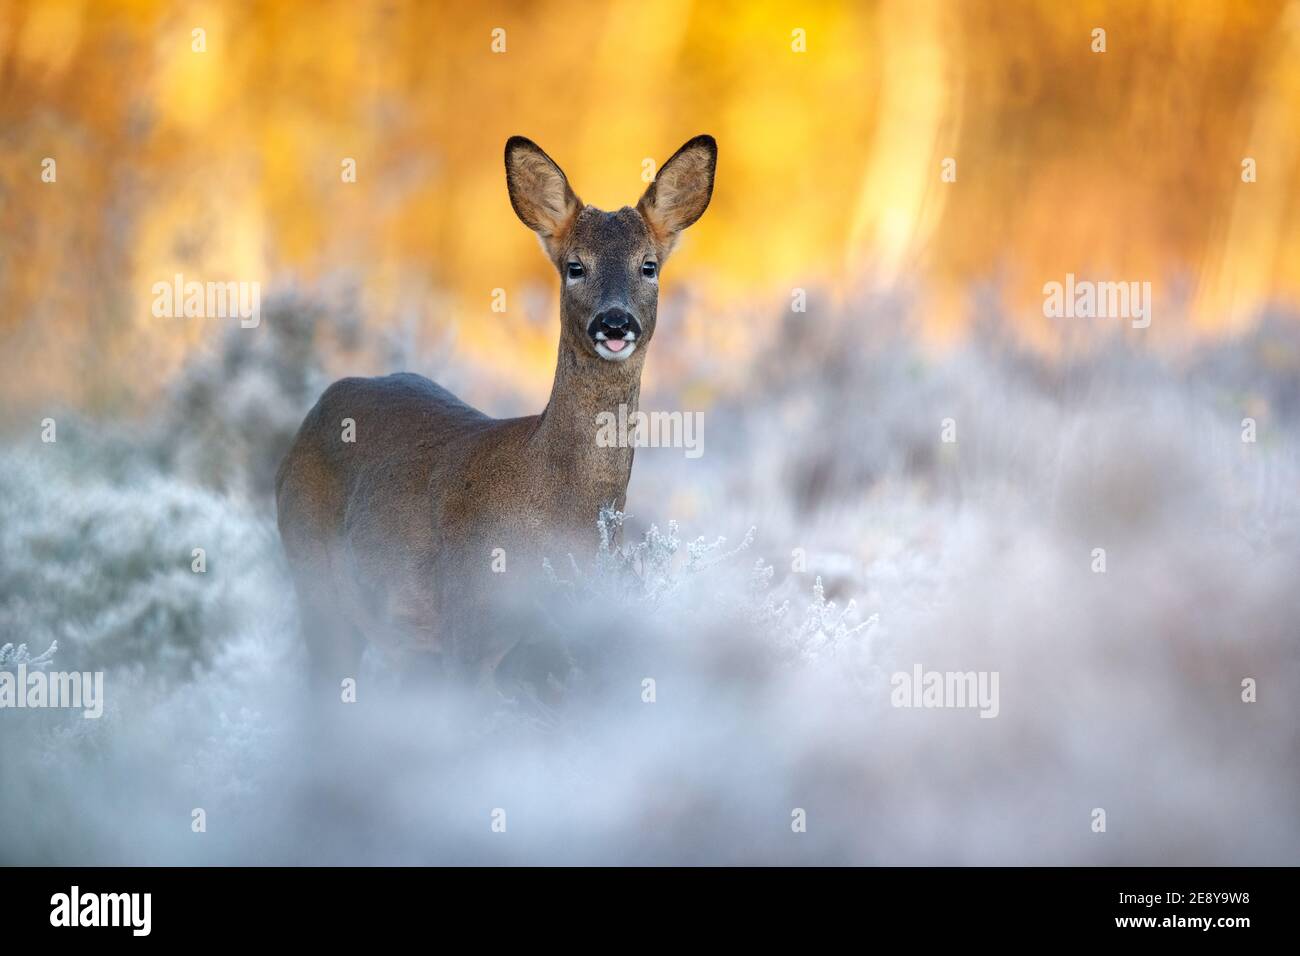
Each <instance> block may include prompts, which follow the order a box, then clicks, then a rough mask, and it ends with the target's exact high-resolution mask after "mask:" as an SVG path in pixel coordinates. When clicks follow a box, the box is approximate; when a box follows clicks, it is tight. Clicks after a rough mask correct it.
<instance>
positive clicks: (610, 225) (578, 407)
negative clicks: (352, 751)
mask: <svg viewBox="0 0 1300 956" xmlns="http://www.w3.org/2000/svg"><path fill="white" fill-rule="evenodd" d="M505 164H506V185H507V188H508V189H509V193H510V202H511V205H513V206H514V210H515V213H516V214H517V215H518V216H519V218H520V219H521V220H523V222H524V224H525V225H526V226H528V227H529V228H530V229H532V230H533V231H534V232H536V233H537V235H538V237H539V238H540V239H541V243H542V248H543V249H544V251H545V252H546V254H547V256H548V257H549V258H550V260H551V262H552V263H553V264H554V265H555V268H556V269H557V270H558V272H559V274H560V285H561V296H560V345H559V359H558V361H557V363H556V368H555V381H554V384H553V385H552V388H551V396H550V400H549V401H548V402H547V404H546V408H545V409H544V410H543V411H542V413H541V414H540V415H532V416H528V417H525V418H510V419H495V418H489V417H488V416H487V415H485V414H483V413H482V412H480V411H478V410H476V409H474V408H471V407H470V406H468V405H466V404H465V403H464V402H462V401H460V400H459V399H457V398H456V396H454V395H452V394H451V393H450V392H448V391H447V390H446V389H444V388H441V387H440V386H438V385H436V384H434V383H433V382H431V381H429V380H428V379H427V378H424V377H422V376H419V375H414V374H411V373H407V372H403V373H399V374H395V375H387V376H384V377H382V378H345V379H342V380H341V381H338V382H335V383H334V384H333V385H331V386H330V387H329V388H328V389H326V390H325V392H324V394H322V395H321V397H320V400H319V401H318V402H317V403H316V405H315V407H313V408H312V410H311V411H310V412H309V413H308V414H307V417H306V419H305V420H304V421H303V423H302V427H301V428H300V429H299V431H298V435H297V437H296V438H295V439H294V443H293V446H292V447H291V448H290V450H289V453H288V455H287V456H286V457H285V460H284V462H283V463H282V464H281V465H280V470H279V472H278V474H277V475H276V510H277V517H278V523H279V527H280V536H281V539H282V540H283V542H284V548H285V552H286V554H287V555H288V558H289V563H290V566H291V568H292V571H293V576H294V584H295V587H296V589H297V591H298V596H299V603H300V606H301V614H302V622H303V634H304V637H305V639H306V642H307V645H308V649H309V654H310V658H311V667H312V672H313V677H314V678H315V679H316V681H317V682H318V683H326V682H328V683H332V684H333V686H334V687H335V688H337V687H338V683H339V681H340V680H341V679H342V678H344V677H348V676H353V675H355V674H356V671H357V669H358V665H359V662H360V657H361V653H362V651H363V649H364V646H365V643H366V642H369V643H370V645H372V646H374V647H375V648H376V649H377V650H379V651H380V652H381V653H382V654H383V655H384V656H385V657H387V658H388V659H389V660H390V661H391V662H392V663H394V664H396V665H397V666H398V667H399V668H400V667H402V666H403V664H409V663H413V658H412V655H419V654H431V655H436V657H437V658H438V659H439V660H440V661H442V662H450V663H451V664H452V665H453V666H454V667H456V668H457V669H460V670H463V671H464V672H466V673H469V674H473V675H475V676H477V678H478V679H479V680H480V681H481V682H483V683H486V684H488V685H489V686H491V685H492V684H493V683H494V675H495V671H496V668H497V665H498V664H500V662H501V661H502V659H503V658H504V657H505V656H506V655H507V654H508V653H509V652H510V651H511V650H513V649H514V648H515V646H516V645H517V644H518V643H519V642H520V637H521V635H519V634H518V633H515V632H513V629H511V628H505V627H500V626H497V627H493V626H491V624H490V623H485V622H491V621H492V620H493V617H494V614H493V610H494V607H493V606H494V605H496V604H499V603H500V602H501V600H502V599H503V594H504V591H505V588H504V587H503V586H502V585H504V584H505V583H506V582H505V580H503V579H509V578H512V577H514V575H493V574H492V573H491V571H492V569H491V565H492V562H493V557H494V549H497V548H500V549H503V551H504V553H505V555H506V558H507V560H508V561H509V562H510V564H509V566H508V568H509V570H510V571H515V570H516V569H519V570H523V571H531V570H533V569H537V570H540V567H541V560H542V557H543V556H548V555H554V556H556V557H559V556H561V555H563V554H565V553H575V554H576V553H578V550H577V549H579V548H585V549H586V550H594V542H595V540H596V533H595V531H596V521H597V517H598V514H599V511H600V509H601V508H602V507H606V506H613V507H615V508H617V509H619V510H621V509H622V508H623V503H624V497H625V495H626V492H627V483H628V479H629V478H630V476H631V472H632V454H633V449H631V448H617V447H600V446H598V445H597V442H596V432H597V424H596V422H597V415H598V413H600V412H603V411H608V412H613V413H614V414H617V411H618V406H619V405H620V404H625V405H626V406H627V407H628V412H629V414H630V413H631V412H632V411H635V410H636V408H637V398H638V394H639V392H640V388H641V369H642V365H643V364H644V362H645V356H646V347H647V346H648V345H649V343H650V340H651V338H652V337H653V336H654V331H655V315H656V311H657V307H658V297H659V271H660V268H661V267H662V265H663V263H664V260H665V259H666V258H667V257H668V254H669V252H670V251H671V250H672V248H673V246H674V244H675V243H676V241H677V238H678V236H679V235H680V233H681V231H682V230H683V229H685V228H686V227H687V226H689V225H691V224H692V223H694V222H695V221H696V220H697V219H699V218H700V216H701V215H703V213H704V210H705V209H706V208H707V207H708V204H709V199H710V198H711V196H712V193H713V175H714V169H715V167H716V164H717V145H716V143H715V142H714V140H713V138H712V137H710V136H697V137H695V138H694V139H692V140H690V141H689V142H688V143H686V144H685V145H684V146H683V147H682V148H681V149H679V150H678V151H677V152H676V153H674V154H673V156H672V158H670V159H669V160H668V162H666V163H664V165H663V168H662V169H660V171H659V174H658V176H657V178H656V179H655V181H654V182H653V183H651V184H650V186H649V188H648V189H647V190H646V191H645V194H644V195H643V196H642V197H641V200H640V201H639V202H638V203H637V205H636V207H635V208H631V207H627V206H625V207H623V208H622V209H619V210H618V211H616V212H603V211H602V210H599V209H596V208H595V207H593V206H584V205H583V203H582V202H581V201H580V200H579V199H578V197H577V195H575V194H574V192H573V190H572V189H571V188H570V186H569V182H568V180H567V179H566V178H565V175H564V173H563V172H562V171H561V170H560V167H559V166H557V165H556V164H555V163H554V162H553V161H552V160H551V158H550V157H549V156H547V155H546V153H544V152H542V150H541V149H540V148H538V147H537V146H536V145H535V144H534V143H532V142H531V141H529V140H527V139H524V138H523V137H521V136H514V137H511V138H510V140H509V141H508V142H507V143H506V149H505ZM344 419H351V420H352V422H353V425H351V426H350V427H351V428H352V429H353V430H354V431H353V435H352V436H351V437H352V440H351V441H345V440H344V432H345V424H344ZM497 554H500V552H497ZM492 578H495V579H496V580H495V581H492V580H491V579H492ZM493 584H496V587H495V588H494V587H493V586H492V585H493Z"/></svg>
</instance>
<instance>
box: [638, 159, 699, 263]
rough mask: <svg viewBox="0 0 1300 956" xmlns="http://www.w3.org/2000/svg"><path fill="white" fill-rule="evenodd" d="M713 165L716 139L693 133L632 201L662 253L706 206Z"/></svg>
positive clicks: (667, 249)
mask: <svg viewBox="0 0 1300 956" xmlns="http://www.w3.org/2000/svg"><path fill="white" fill-rule="evenodd" d="M717 165H718V144H717V142H715V141H714V139H713V137H712V136H696V137H695V138H694V139H693V140H691V141H690V142H688V143H687V144H686V145H685V146H683V147H682V148H681V149H679V150H678V151H677V152H675V153H673V155H672V157H671V158H670V159H669V160H668V162H666V163H664V165H663V168H661V169H660V170H659V175H658V176H656V177H655V181H654V182H652V183H651V184H650V188H649V189H647V190H646V191H645V195H644V196H642V197H641V201H640V202H638V203H637V204H636V208H637V209H638V210H639V211H640V213H641V215H642V216H643V217H644V218H645V221H646V224H647V225H649V227H650V232H651V233H652V234H653V235H654V238H655V242H656V243H657V244H658V245H659V247H660V252H661V254H662V255H667V254H668V252H669V250H671V249H672V247H673V245H674V243H676V241H677V236H678V235H679V234H680V233H681V231H682V230H683V229H685V228H686V227H687V226H689V225H691V224H692V223H693V222H695V220H697V219H699V218H700V217H701V216H702V215H704V210H706V209H708V208H709V199H710V198H712V196H713V172H714V170H715V169H716V168H717Z"/></svg>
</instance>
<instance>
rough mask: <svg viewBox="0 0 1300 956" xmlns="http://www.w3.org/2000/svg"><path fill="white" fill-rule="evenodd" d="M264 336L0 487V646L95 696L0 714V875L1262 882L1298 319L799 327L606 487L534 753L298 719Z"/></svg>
mask: <svg viewBox="0 0 1300 956" xmlns="http://www.w3.org/2000/svg"><path fill="white" fill-rule="evenodd" d="M285 315H287V316H289V317H288V318H285V319H282V320H281V322H282V323H283V324H282V325H281V326H280V328H279V330H278V331H277V327H276V323H275V321H273V318H274V317H273V316H272V317H269V318H268V319H264V325H268V323H269V329H270V331H269V332H268V338H267V339H266V340H265V341H264V342H260V343H258V342H254V343H251V344H250V343H248V342H245V341H244V340H240V339H234V340H232V343H231V345H230V346H228V347H227V348H225V349H223V350H221V351H219V352H218V353H217V354H216V355H214V356H212V357H211V358H210V359H208V360H207V361H205V362H203V363H199V364H197V365H196V367H195V368H193V369H191V370H190V372H189V373H188V374H187V376H186V378H185V379H184V380H183V381H181V382H179V383H177V386H176V389H177V392H176V394H177V395H179V396H185V399H184V401H183V402H174V403H172V406H171V408H170V410H169V411H165V412H163V413H160V414H159V415H158V416H157V417H156V419H154V420H150V421H146V422H143V423H134V424H133V425H132V426H131V428H130V429H129V430H128V429H125V428H114V427H110V426H107V425H104V424H102V423H91V422H79V421H75V420H68V421H67V422H66V423H64V422H61V424H60V439H59V442H58V443H57V444H56V445H48V446H47V445H41V444H40V443H39V442H38V441H35V440H34V439H33V440H26V439H24V440H22V441H19V440H12V441H10V442H8V443H7V446H6V448H5V449H4V450H3V452H0V643H4V644H9V643H11V642H12V643H13V644H14V645H17V644H20V643H23V644H26V645H28V647H29V648H30V650H29V651H28V652H27V653H28V655H30V656H35V655H39V654H40V653H41V652H43V651H45V650H46V648H48V647H49V646H50V645H51V644H52V643H54V642H56V641H57V643H58V650H57V653H56V654H55V656H54V663H53V666H54V667H57V668H60V669H74V668H75V669H103V670H105V671H106V672H107V676H106V681H105V686H106V694H107V698H108V704H107V709H106V713H105V716H104V717H103V718H102V719H101V720H98V721H94V720H84V719H82V718H81V716H80V714H79V713H73V714H69V713H61V712H48V711H47V712H31V711H25V712H17V711H7V712H3V713H0V722H2V723H0V768H3V769H0V819H2V820H5V821H7V822H6V823H5V824H0V858H2V859H3V861H4V862H9V863H15V862H24V863H150V862H153V863H269V862H290V863H295V862H306V863H382V862H391V863H434V862H458V863H470V862H541V863H574V862H681V863H712V862H750V863H768V862H796V863H798V862H827V863H1045V864H1052V863H1065V862H1078V863H1137V864H1159V863H1173V864H1183V863H1241V864H1260V863H1294V862H1295V860H1296V858H1297V853H1298V852H1300V816H1297V814H1296V813H1295V809H1296V806H1295V792H1296V790H1295V787H1296V778H1297V768H1298V767H1300V731H1298V730H1297V728H1298V727H1300V720H1298V719H1297V718H1300V693H1297V692H1298V691H1300V657H1298V656H1297V653H1296V651H1297V646H1296V645H1297V625H1298V623H1300V594H1298V593H1297V589H1296V587H1295V583H1296V581H1297V580H1300V521H1298V520H1297V519H1298V518H1300V505H1298V504H1297V502H1296V498H1295V489H1296V488H1297V487H1300V483H1298V482H1297V479H1298V478H1300V469H1298V468H1297V434H1296V430H1295V425H1294V424H1292V423H1294V421H1295V420H1296V419H1295V417H1294V414H1293V413H1294V412H1295V411H1296V405H1297V398H1296V391H1295V388H1294V382H1295V381H1296V380H1297V373H1298V371H1300V350H1298V349H1297V343H1298V342H1300V336H1298V335H1297V334H1296V326H1295V325H1294V324H1293V323H1288V322H1282V321H1273V322H1269V323H1266V324H1265V325H1264V326H1263V327H1262V328H1261V330H1260V331H1258V332H1256V333H1253V334H1252V335H1251V336H1250V337H1247V338H1244V339H1240V340H1236V341H1233V342H1228V343H1224V344H1222V345H1217V346H1207V347H1203V348H1200V349H1197V350H1194V351H1191V352H1189V353H1187V354H1185V355H1181V356H1173V357H1166V358H1157V357H1155V356H1151V355H1146V354H1143V353H1142V352H1141V351H1140V350H1139V349H1138V348H1135V347H1133V346H1114V347H1110V348H1107V349H1103V350H1101V351H1100V352H1098V353H1095V354H1093V355H1091V356H1090V357H1071V356H1066V357H1065V358H1063V359H1061V360H1059V361H1055V362H1050V363H1049V362H1040V361H1037V360H1034V359H1032V358H1030V357H1027V356H1025V355H1023V354H1021V353H1019V352H1018V351H1017V350H1016V349H1015V348H1014V346H1013V345H1012V344H1011V343H1010V342H1008V341H1005V340H1001V339H998V338H996V337H993V338H985V339H983V340H982V342H981V344H979V345H976V346H972V347H970V348H968V349H965V350H961V351H957V352H954V353H952V354H950V355H948V356H946V357H944V358H942V359H933V358H926V357H924V356H921V355H919V354H917V353H916V352H914V351H913V350H912V349H911V348H910V347H909V346H908V345H907V337H906V335H905V333H904V331H903V330H902V329H901V328H891V327H890V325H889V323H888V322H887V321H886V320H885V319H883V318H881V317H880V316H876V315H875V313H874V312H873V322H874V325H873V329H874V330H875V331H874V333H873V336H872V339H873V344H871V345H870V346H867V345H864V346H863V347H862V350H861V351H860V352H855V353H854V354H846V353H845V352H844V351H843V350H838V351H833V350H832V346H833V343H835V342H837V341H842V340H844V337H843V336H836V335H834V334H831V332H830V331H829V330H826V334H824V335H821V336H818V337H817V338H815V339H813V338H809V337H806V336H800V335H798V334H797V330H792V332H791V336H790V337H789V338H787V339H783V340H782V341H779V342H776V343H773V346H772V351H771V357H770V358H768V357H761V358H760V359H759V362H758V364H757V366H756V368H755V370H754V372H753V375H752V380H753V381H755V382H759V381H761V382H762V383H763V384H764V389H763V391H762V392H761V393H760V392H757V391H754V390H746V391H743V392H736V393H735V394H734V395H732V396H730V397H727V398H724V400H723V401H721V402H720V403H719V404H718V405H716V406H714V407H712V408H710V409H709V410H708V412H707V415H708V418H709V422H708V424H709V428H708V431H707V432H706V434H707V436H708V444H707V445H706V454H705V455H704V456H703V457H702V458H700V459H697V460H688V459H685V458H684V456H683V455H682V453H681V452H680V450H678V451H673V450H671V449H643V450H641V451H639V452H638V455H637V467H636V474H635V476H634V480H633V485H632V488H631V491H630V495H629V509H630V510H631V511H632V512H634V513H635V515H636V517H626V516H614V515H610V516H607V518H606V527H607V529H608V528H612V527H613V526H614V525H616V524H619V523H624V534H625V538H624V541H625V544H624V545H623V547H621V548H618V547H615V546H613V545H612V543H608V541H609V539H608V537H607V538H606V540H607V545H606V547H604V548H603V549H600V550H598V551H596V553H595V556H594V557H593V558H592V559H591V560H589V561H588V560H584V559H576V560H575V562H574V563H572V564H570V563H568V562H560V561H557V562H556V566H555V568H554V569H553V570H554V578H555V580H554V581H553V582H552V584H551V586H550V588H549V589H548V591H547V592H546V593H545V594H543V595H540V596H539V608H540V610H539V612H538V618H537V622H536V623H537V628H538V631H539V633H541V632H546V633H550V634H553V635H558V636H559V637H561V638H562V639H563V640H564V641H565V642H566V643H567V644H568V645H570V647H572V648H574V649H575V650H576V653H575V661H576V663H577V672H576V673H575V675H574V679H573V681H572V685H571V687H570V689H569V696H568V698H567V700H566V701H565V703H564V705H563V706H562V707H561V709H560V711H559V712H558V714H557V715H556V719H554V720H552V721H546V722H538V721H537V720H535V719H532V715H531V714H528V713H525V712H523V711H516V710H515V709H513V708H511V707H509V706H504V705H503V706H502V707H500V708H498V709H496V710H494V711H492V712H490V713H486V714H485V713H484V712H483V711H482V709H481V707H479V706H478V705H476V704H475V703H474V702H470V701H462V700H460V699H458V698H457V697H454V696H453V697H441V698H438V699H430V698H428V697H421V696H412V695H407V694H402V693H399V692H397V691H396V690H395V685H393V684H391V683H387V682H385V681H384V680H382V679H380V678H378V677H376V678H374V679H373V680H372V679H370V678H366V677H363V679H362V683H361V687H360V695H359V700H358V702H357V703H356V704H354V705H342V704H340V706H339V708H338V713H336V714H329V715H320V714H313V713H312V712H311V711H309V710H308V709H307V708H306V707H305V706H304V703H303V700H302V697H303V680H302V670H303V668H302V651H301V648H300V647H299V642H298V638H297V636H296V634H295V625H296V619H295V610H294V607H293V601H292V598H291V594H290V590H289V588H288V586H287V581H286V577H285V573H284V568H283V563H282V560H281V558H280V554H279V550H278V542H277V540H276V537H275V533H274V523H273V514H272V509H271V506H270V503H269V499H268V498H267V497H266V494H265V490H266V475H267V474H268V473H269V472H268V468H270V469H273V467H274V464H273V463H271V460H272V459H274V457H275V455H276V454H278V447H279V446H280V445H281V444H282V443H283V441H284V440H285V437H286V434H287V433H289V432H291V430H292V426H293V425H294V424H296V421H297V419H298V417H299V416H300V415H301V413H302V411H303V410H304V408H305V405H306V404H307V403H308V402H309V401H310V400H311V396H312V392H313V390H314V389H315V388H316V387H317V383H318V381H319V380H320V379H323V378H324V377H326V376H325V374H324V371H323V369H324V365H325V363H324V361H323V359H322V358H321V354H320V353H321V352H323V351H324V350H326V349H336V348H337V342H334V341H332V340H330V338H329V335H323V333H321V332H320V331H319V330H317V329H316V328H315V326H314V325H313V324H312V323H310V322H305V323H299V324H298V325H297V327H296V328H295V326H294V322H295V318H294V317H293V310H292V309H288V310H287V311H286V313H285ZM844 321H846V322H850V323H854V322H859V321H860V316H858V317H854V316H847V317H845V318H844ZM845 334H846V335H847V334H848V333H847V332H846V333H845ZM277 336H278V337H279V338H277ZM326 341H328V344H322V342H326ZM821 343H827V346H826V351H825V352H823V351H821V348H822V346H821ZM1138 344H1139V345H1140V343H1138ZM656 348H665V349H666V348H671V338H670V337H669V336H667V335H665V336H664V338H663V341H661V342H657V343H656ZM232 349H233V350H234V351H233V352H232ZM1287 355H1290V356H1291V359H1287V358H1286V356H1287ZM1279 356H1282V358H1281V359H1279ZM652 362H653V359H652ZM282 365H283V366H288V365H292V366H293V368H292V369H290V368H286V367H281V366H282ZM239 395H244V396H245V398H244V399H240V400H238V401H236V400H235V397H236V396H239ZM249 395H252V396H255V397H254V398H249V397H248V396H249ZM675 401H676V399H675V397H674V396H673V395H671V394H668V395H664V396H652V397H651V399H650V400H649V405H650V407H660V408H672V407H676V406H675V405H674V404H673V403H674V402H675ZM255 413H256V414H255ZM1247 414H1250V415H1252V416H1253V417H1256V418H1257V420H1258V423H1259V441H1258V442H1257V443H1254V444H1245V443H1243V442H1241V440H1240V420H1241V418H1242V417H1244V416H1245V415H1247ZM945 418H952V419H953V420H954V421H955V423H956V428H957V442H956V443H955V444H945V443H942V442H941V441H940V440H939V436H940V428H941V422H942V420H943V419H945ZM223 449H224V450H225V451H226V454H218V452H219V451H221V450H223ZM214 462H215V463H214ZM673 517H678V518H679V519H680V520H681V521H682V526H683V527H685V528H689V529H691V530H692V532H693V533H695V534H698V533H699V531H708V532H710V533H712V534H714V535H726V536H727V537H729V538H730V539H731V540H732V541H733V542H735V545H728V544H727V543H726V542H717V541H716V539H713V538H709V539H698V538H695V539H692V538H688V537H686V536H684V535H683V534H682V532H681V531H679V529H678V527H677V526H676V525H674V524H669V519H671V518H673ZM656 526H657V527H656ZM753 526H757V530H756V532H754V533H753V535H752V536H750V535H747V534H746V531H747V529H749V528H751V527H753ZM661 529H666V530H661ZM599 543H600V535H599V532H598V529H597V528H596V527H594V526H593V549H596V548H597V547H598V545H599ZM195 547H203V548H205V549H206V552H207V561H208V570H207V572H206V573H205V574H195V573H194V572H193V571H191V561H192V557H191V552H192V549H193V548H195ZM1098 547H1102V548H1105V549H1106V552H1107V572H1106V573H1105V574H1096V573H1093V571H1092V569H1091V564H1092V560H1093V558H1092V551H1093V549H1094V548H1098ZM800 562H802V563H800ZM797 567H804V568H805V570H803V571H798V570H796V568H797ZM851 601H852V602H854V606H853V607H850V606H849V604H850V602H851ZM14 653H15V651H14V650H10V651H9V655H10V658H9V660H10V663H13V662H15V661H16V658H15V657H14ZM916 663H920V664H921V665H922V666H923V667H924V668H926V669H929V670H961V671H967V670H989V671H997V672H998V673H999V674H1000V677H1001V680H1000V694H1001V700H1000V714H999V716H998V717H997V718H996V719H992V720H982V719H979V718H978V716H977V715H976V713H975V712H974V711H969V710H967V711H954V710H948V711H943V710H929V711H927V710H909V709H895V708H892V707H891V706H890V705H889V696H890V689H891V688H890V683H889V678H890V675H891V674H892V673H894V672H895V671H910V670H911V668H912V666H913V664H916ZM4 666H8V664H6V665H4ZM1246 677H1253V678H1255V679H1256V680H1257V681H1258V687H1259V691H1258V693H1259V699H1258V702H1257V703H1253V704H1246V703H1243V702H1242V701H1241V681H1242V679H1243V678H1246ZM647 680H652V681H653V682H654V683H653V688H654V702H653V703H647V702H646V700H645V695H646V692H647V691H646V688H647V684H646V681H647ZM196 807H202V808H204V809H205V810H206V811H207V820H208V828H207V832H206V833H202V834H196V833H193V832H191V810H192V809H193V808H196ZM796 807H798V808H802V809H804V810H805V811H806V812H807V816H808V831H807V833H802V834H796V833H793V832H792V831H791V827H790V822H791V811H792V810H793V809H794V808H796ZM1094 807H1102V808H1105V809H1106V811H1107V821H1108V830H1107V832H1106V833H1105V834H1095V833H1093V832H1091V830H1090V826H1089V824H1090V822H1091V816H1090V813H1091V811H1092V809H1093V808H1094ZM495 808H503V809H505V810H506V811H507V818H508V828H507V832H506V833H505V834H498V833H493V832H492V831H491V829H490V823H491V813H492V811H493V810H494V809H495Z"/></svg>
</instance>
